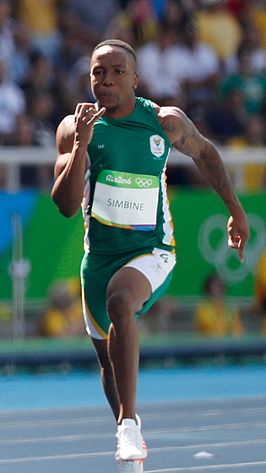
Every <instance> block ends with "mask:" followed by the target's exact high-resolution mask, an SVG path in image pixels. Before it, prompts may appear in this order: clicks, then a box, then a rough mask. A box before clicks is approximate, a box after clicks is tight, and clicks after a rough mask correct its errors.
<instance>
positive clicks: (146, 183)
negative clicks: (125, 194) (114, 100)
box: [135, 177, 152, 189]
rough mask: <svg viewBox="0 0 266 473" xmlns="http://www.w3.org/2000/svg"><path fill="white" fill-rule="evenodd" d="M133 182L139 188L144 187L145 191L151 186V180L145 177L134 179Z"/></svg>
mask: <svg viewBox="0 0 266 473" xmlns="http://www.w3.org/2000/svg"><path fill="white" fill-rule="evenodd" d="M135 182H136V184H137V185H138V186H139V187H144V188H145V189H147V188H148V187H151V185H152V179H149V178H145V177H136V179H135Z"/></svg>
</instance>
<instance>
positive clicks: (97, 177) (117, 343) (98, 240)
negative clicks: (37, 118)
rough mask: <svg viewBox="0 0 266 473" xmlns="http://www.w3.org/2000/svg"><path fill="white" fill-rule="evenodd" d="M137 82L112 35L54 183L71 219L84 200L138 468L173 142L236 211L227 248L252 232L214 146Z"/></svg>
mask: <svg viewBox="0 0 266 473" xmlns="http://www.w3.org/2000/svg"><path fill="white" fill-rule="evenodd" d="M137 84H138V74H137V68H136V56H135V52H134V50H133V49H132V47H131V46H130V45H128V44H127V43H124V42H122V41H119V40H114V39H110V40H106V41H104V42H102V43H100V44H98V45H97V46H96V47H95V49H94V50H93V53H92V57H91V88H92V91H93V94H94V96H95V99H96V103H95V104H93V103H79V104H78V105H77V107H76V110H75V113H74V115H71V116H67V117H66V118H64V119H63V121H62V122H61V124H60V125H59V127H58V130H57V149H58V157H57V161H56V164H55V183H54V187H53V189H52V198H53V200H54V202H55V203H56V205H57V206H58V208H59V210H60V212H61V213H62V214H63V215H65V216H66V217H71V216H72V215H74V214H76V212H77V211H78V209H79V208H80V205H81V202H82V208H83V214H84V219H85V226H86V232H85V254H84V258H83V261H82V266H81V281H82V289H83V309H84V317H85V321H86V328H87V331H88V333H89V335H90V336H91V338H92V341H93V343H94V346H95V348H96V351H97V355H98V358H99V363H100V366H101V375H102V382H103V387H104V391H105V394H106V397H107V399H108V401H109V403H110V406H111V408H112V410H113V413H114V415H115V418H116V420H117V424H118V427H117V437H118V446H117V453H116V458H117V459H118V460H122V463H123V462H124V465H126V466H127V468H128V469H129V468H131V470H130V471H136V472H137V471H141V470H137V468H138V465H139V464H140V463H139V462H142V460H143V459H145V457H146V455H147V450H146V446H145V443H144V441H143V439H142V435H141V432H140V428H141V425H140V419H139V417H138V416H136V409H135V399H136V384H137V374H138V360H139V350H138V337H137V328H136V318H137V317H138V315H139V314H141V313H144V312H145V311H146V310H147V309H148V308H150V307H151V305H152V304H153V303H154V302H155V301H156V300H157V299H158V297H160V296H161V294H162V293H163V291H164V290H165V289H166V287H167V286H168V284H169V281H170V279H171V274H172V270H173V267H174V265H175V242H174V236H173V226H172V220H171V215H170V211H169V206H168V199H167V193H166V177H165V169H166V163H167V158H168V156H169V152H170V148H171V146H174V147H175V148H176V149H178V150H180V151H181V152H182V153H185V154H186V155H188V156H190V157H191V158H192V159H193V160H194V162H195V164H196V166H197V167H198V169H199V170H200V171H201V173H202V175H203V176H204V178H205V179H206V180H207V181H208V182H209V184H210V185H211V186H212V187H213V188H214V190H215V191H216V192H217V194H218V195H219V196H220V197H221V199H222V200H223V201H224V203H225V205H226V206H227V208H228V211H229V214H230V217H229V220H228V226H227V232H228V245H229V246H230V247H232V248H235V249H236V250H237V252H238V254H239V257H240V259H241V260H242V259H243V254H244V246H245V243H246V240H247V239H248V236H249V228H248V224H247V219H246V216H245V213H244V211H243V209H242V206H241V205H240V203H239V201H238V198H237V196H236V195H235V193H234V191H233V189H232V186H231V183H230V181H229V178H228V176H227V173H226V171H225V168H224V165H223V162H222V160H221V157H220V155H219V154H218V152H217V150H216V148H215V147H214V145H213V144H212V143H211V142H210V141H209V140H208V139H206V138H205V137H203V136H202V135H201V134H200V133H199V132H198V131H197V129H196V128H195V126H194V125H193V123H192V122H191V121H190V120H189V119H188V117H187V116H186V115H185V114H184V113H183V112H182V111H181V110H180V109H178V108H176V107H160V106H158V105H156V104H154V103H153V102H151V101H150V100H148V99H145V98H141V97H136V96H135V90H136V87H137ZM191 218H192V217H191ZM183 224H184V225H185V222H183ZM134 468H135V469H134ZM123 471H124V470H123Z"/></svg>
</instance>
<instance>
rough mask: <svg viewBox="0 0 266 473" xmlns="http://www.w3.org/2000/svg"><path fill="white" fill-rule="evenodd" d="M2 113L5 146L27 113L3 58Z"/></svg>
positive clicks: (1, 135)
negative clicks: (17, 120) (17, 122)
mask: <svg viewBox="0 0 266 473" xmlns="http://www.w3.org/2000/svg"><path fill="white" fill-rule="evenodd" d="M0 1H1V0H0ZM0 111H1V113H0V144H2V145H3V144H6V142H7V141H8V140H9V139H10V137H11V136H12V134H13V133H14V130H15V126H16V119H17V117H18V116H19V115H20V114H22V113H24V111H25V98H24V95H23V92H22V90H21V89H20V88H19V87H18V86H17V85H16V84H15V82H12V81H11V80H10V78H9V75H8V70H7V65H6V63H5V62H4V61H3V60H1V57H0Z"/></svg>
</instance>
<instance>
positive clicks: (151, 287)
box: [107, 248, 176, 313]
mask: <svg viewBox="0 0 266 473" xmlns="http://www.w3.org/2000/svg"><path fill="white" fill-rule="evenodd" d="M175 263H176V259H175V254H174V253H170V252H169V251H165V250H161V249H158V248H154V249H153V250H152V251H151V252H147V253H145V254H143V253H142V254H138V255H135V256H134V258H132V259H129V260H128V261H127V263H126V264H125V265H124V266H123V267H121V268H120V269H119V270H118V271H117V272H116V273H115V274H114V276H113V277H112V279H111V280H110V283H109V285H108V288H107V295H108V296H110V295H111V294H112V293H114V292H115V291H121V290H122V291H123V290H125V291H127V296H128V298H129V299H130V303H131V304H132V308H133V310H134V312H135V313H137V312H140V311H141V310H142V308H143V306H146V304H147V302H148V301H150V304H149V305H148V306H147V307H151V305H152V304H153V303H154V302H155V301H156V300H157V299H158V297H160V295H161V294H162V293H163V292H164V290H165V289H166V287H167V285H168V282H169V281H170V279H171V278H170V276H171V274H172V270H173V268H174V266H175Z"/></svg>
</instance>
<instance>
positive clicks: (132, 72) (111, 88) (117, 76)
mask: <svg viewBox="0 0 266 473" xmlns="http://www.w3.org/2000/svg"><path fill="white" fill-rule="evenodd" d="M137 82H138V75H137V73H136V64H135V62H134V58H133V56H132V55H131V54H130V53H129V52H127V51H126V50H124V49H123V48H120V47H117V46H108V45H106V46H102V47H100V48H99V49H97V50H96V51H95V52H94V53H93V55H92V58H91V88H92V92H93V94H94V96H95V98H96V100H97V101H98V103H99V106H100V107H105V108H106V115H110V116H114V117H116V118H119V117H123V116H125V115H128V114H129V113H131V112H132V110H133V108H134V103H135V89H136V87H137Z"/></svg>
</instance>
